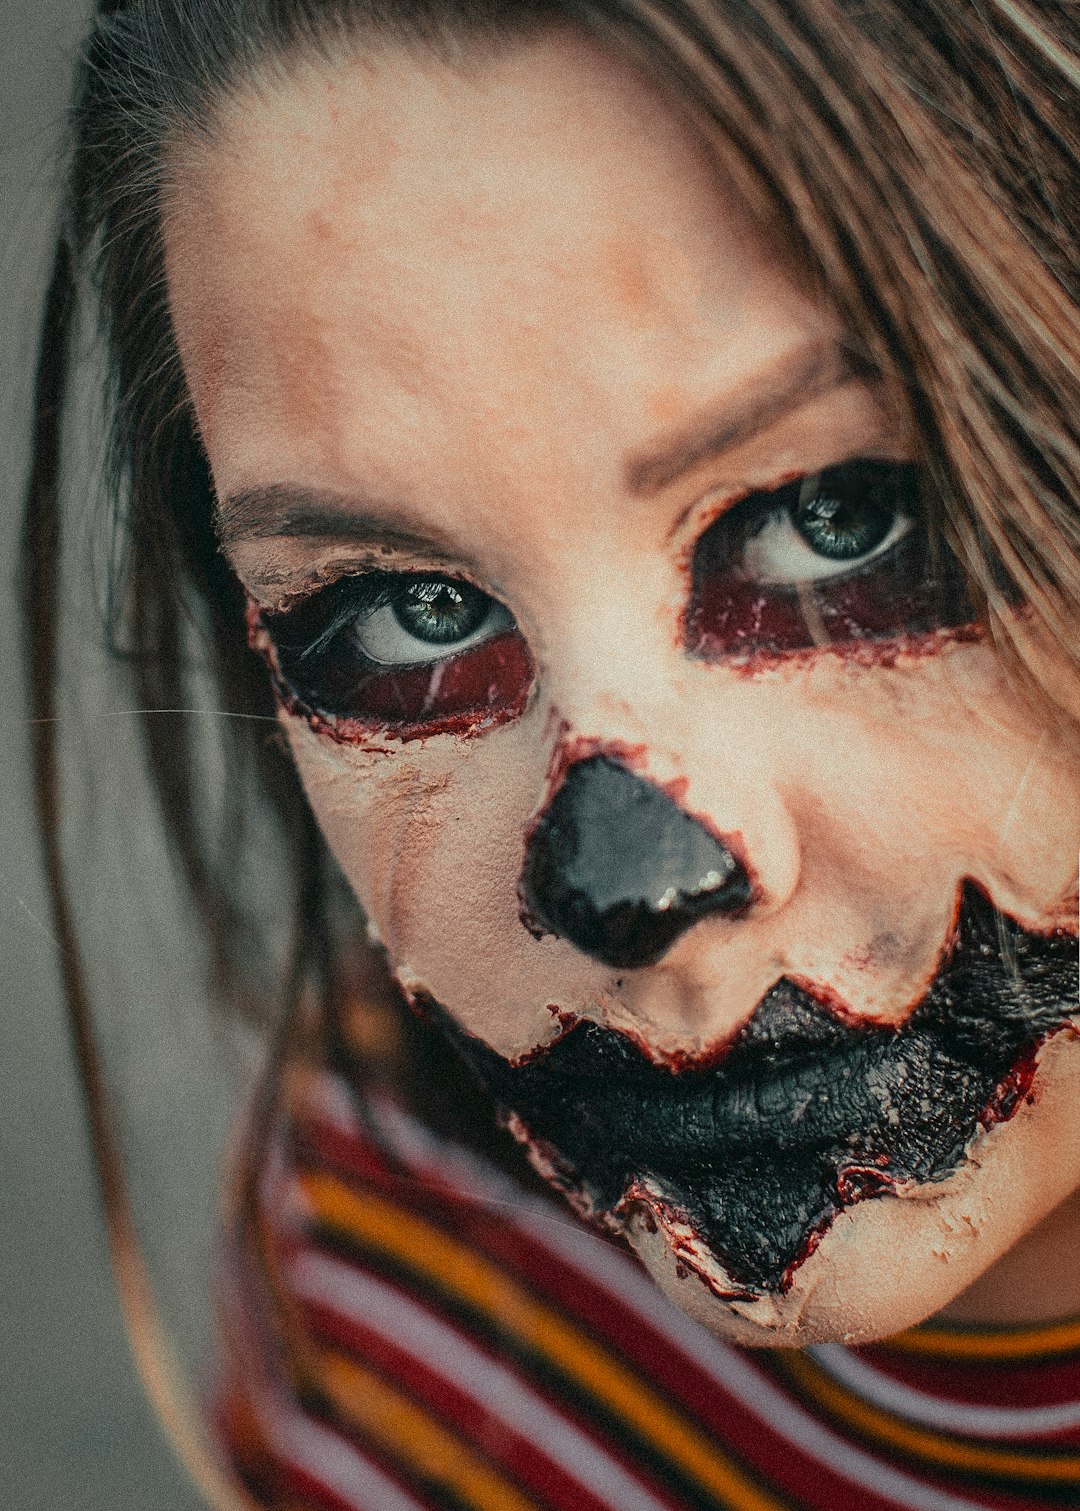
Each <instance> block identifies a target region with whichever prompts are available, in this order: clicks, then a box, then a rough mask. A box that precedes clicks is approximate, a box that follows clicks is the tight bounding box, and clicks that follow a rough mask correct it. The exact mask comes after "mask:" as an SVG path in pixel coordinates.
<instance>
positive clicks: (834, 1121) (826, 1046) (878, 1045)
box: [422, 885, 1080, 1296]
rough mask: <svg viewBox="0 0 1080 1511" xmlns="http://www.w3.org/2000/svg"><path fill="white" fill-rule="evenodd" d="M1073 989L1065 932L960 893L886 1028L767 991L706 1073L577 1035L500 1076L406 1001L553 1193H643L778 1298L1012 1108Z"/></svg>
mask: <svg viewBox="0 0 1080 1511" xmlns="http://www.w3.org/2000/svg"><path fill="white" fill-rule="evenodd" d="M1078 989H1080V982H1078V967H1077V946H1076V939H1075V937H1074V936H1072V935H1070V934H1066V933H1064V932H1059V933H1053V934H1049V935H1045V936H1043V935H1036V934H1033V933H1028V932H1026V931H1025V930H1023V929H1021V928H1020V927H1019V926H1018V925H1016V924H1015V923H1013V922H1012V921H1011V920H1009V919H1008V918H1006V917H1004V916H1003V915H1002V914H1000V913H998V912H997V910H996V909H995V908H994V907H993V906H992V905H991V904H990V903H989V902H988V901H987V899H986V898H985V896H984V895H983V894H982V893H981V892H980V891H978V890H977V889H976V888H975V887H973V886H970V885H969V886H967V887H965V890H964V895H963V899H962V905H961V909H960V916H959V922H958V929H957V938H956V942H955V945H954V948H953V949H952V951H951V953H950V956H949V958H948V960H947V961H946V963H945V964H944V965H943V967H942V968H941V970H940V971H939V973H938V975H937V977H936V978H935V980H934V982H933V983H932V985H931V987H930V989H929V990H928V992H927V994H926V996H925V997H924V999H923V1001H922V1002H921V1003H920V1005H919V1006H918V1008H917V1009H916V1010H915V1012H914V1013H913V1014H912V1015H911V1017H910V1018H909V1019H908V1020H907V1022H906V1023H904V1024H903V1025H902V1026H901V1027H900V1028H886V1027H879V1026H876V1025H873V1024H869V1025H865V1026H859V1027H853V1026H851V1025H849V1024H844V1023H841V1022H840V1021H839V1020H838V1019H837V1018H836V1017H834V1016H833V1015H832V1014H830V1013H829V1012H827V1011H826V1010H825V1009H824V1008H823V1007H821V1006H820V1005H819V1003H818V1002H816V1001H815V1000H814V998H813V997H812V996H810V994H809V993H808V992H806V991H805V990H803V989H801V988H800V987H798V986H796V985H794V984H793V983H791V982H789V981H786V980H782V981H780V982H778V983H777V985H776V986H774V987H773V988H772V990H771V991H770V992H769V993H768V994H767V995H766V996H765V997H764V999H763V1000H762V1001H761V1003H760V1004H759V1005H758V1007H757V1009H756V1010H755V1012H754V1014H753V1017H752V1018H751V1019H750V1020H749V1022H748V1023H747V1024H746V1025H745V1026H744V1027H743V1029H742V1030H741V1031H740V1033H739V1034H738V1036H737V1038H736V1039H735V1041H734V1042H733V1044H732V1045H731V1047H730V1049H729V1051H728V1052H727V1054H726V1055H725V1057H724V1059H723V1060H722V1062H721V1063H720V1064H719V1065H714V1066H712V1067H711V1068H708V1069H694V1068H689V1069H684V1070H681V1071H677V1072H676V1071H672V1070H669V1069H668V1068H667V1067H665V1066H661V1065H654V1064H653V1063H652V1062H651V1061H649V1060H648V1059H646V1057H645V1056H644V1054H643V1053H642V1052H641V1051H640V1050H639V1049H638V1048H637V1047H636V1045H635V1044H634V1043H633V1042H632V1041H631V1040H630V1039H628V1038H627V1037H626V1036H625V1035H624V1034H621V1033H618V1032H616V1031H614V1030H612V1029H607V1028H602V1027H599V1026H598V1025H596V1024H594V1023H584V1022H581V1023H578V1024H576V1025H575V1026H574V1027H573V1028H572V1029H571V1030H570V1031H569V1032H568V1033H566V1034H565V1035H564V1036H563V1037H562V1038H561V1039H559V1040H558V1041H557V1042H556V1043H555V1044H553V1045H552V1046H551V1047H550V1048H547V1049H544V1050H540V1051H538V1052H537V1053H536V1054H535V1055H534V1056H532V1057H531V1058H530V1059H529V1060H528V1061H527V1062H526V1063H524V1064H520V1065H511V1064H510V1063H509V1062H508V1061H506V1060H505V1059H504V1058H503V1057H502V1056H501V1055H498V1054H496V1053H495V1052H494V1051H493V1050H491V1049H490V1048H489V1047H488V1046H487V1045H485V1044H484V1043H482V1042H481V1041H480V1040H477V1039H475V1038H473V1037H471V1036H470V1035H468V1034H466V1033H465V1032H464V1031H463V1030H462V1029H461V1028H459V1027H458V1026H457V1025H456V1024H455V1023H453V1021H452V1020H451V1019H450V1018H449V1016H448V1015H447V1014H446V1013H445V1011H444V1010H443V1009H441V1008H438V1007H437V1006H436V1005H435V1004H433V1003H427V1004H422V1005H426V1006H428V1007H430V1009H431V1010H432V1014H433V1016H434V1017H435V1018H436V1020H437V1021H438V1022H439V1023H440V1024H441V1026H442V1027H443V1028H444V1029H445V1031H446V1032H447V1034H448V1035H449V1037H450V1039H451V1040H452V1042H453V1043H454V1044H455V1045H456V1046H457V1048H458V1050H459V1052H460V1053H461V1054H462V1056H463V1057H464V1058H465V1060H466V1061H467V1062H468V1064H469V1065H470V1066H471V1067H472V1069H473V1070H474V1072H475V1073H476V1074H477V1075H478V1076H479V1078H480V1080H481V1081H482V1082H483V1083H484V1085H485V1086H486V1087H487V1089H488V1090H489V1092H490V1093H491V1095H492V1096H493V1097H494V1099H495V1101H496V1102H497V1103H498V1104H499V1105H500V1107H501V1108H502V1109H503V1110H504V1112H505V1113H508V1114H509V1113H513V1114H515V1115H516V1116H515V1118H514V1122H513V1126H514V1129H515V1131H516V1132H517V1133H518V1136H519V1137H527V1138H528V1140H529V1141H530V1142H531V1143H532V1144H533V1145H534V1147H537V1148H540V1149H543V1150H545V1152H546V1154H550V1156H551V1160H552V1162H553V1164H554V1167H555V1169H556V1171H557V1182H556V1183H557V1184H559V1185H560V1186H561V1188H562V1189H563V1190H564V1191H565V1192H566V1193H567V1194H568V1195H570V1196H571V1197H572V1198H575V1197H576V1198H583V1199H584V1202H585V1204H586V1205H587V1207H588V1209H589V1210H590V1211H592V1212H594V1213H595V1214H596V1215H597V1216H598V1217H599V1218H600V1220H601V1221H603V1220H604V1219H605V1218H608V1217H610V1215H611V1214H612V1213H614V1212H616V1210H617V1209H618V1208H619V1205H620V1203H621V1202H622V1201H623V1199H624V1197H625V1196H626V1193H627V1192H628V1191H630V1190H631V1189H632V1188H633V1187H634V1186H635V1185H636V1184H637V1183H639V1182H640V1181H642V1180H644V1179H648V1181H649V1183H650V1187H651V1188H655V1189H658V1190H659V1191H660V1192H662V1193H663V1196H664V1200H665V1201H666V1202H667V1203H668V1204H669V1205H670V1207H671V1208H672V1209H673V1210H674V1211H675V1212H676V1213H677V1214H678V1215H679V1217H680V1219H682V1220H685V1221H686V1222H687V1223H688V1224H689V1226H690V1227H691V1228H692V1229H693V1230H694V1231H695V1232H696V1233H697V1234H698V1235H700V1237H701V1238H702V1239H703V1240H704V1241H705V1243H707V1244H708V1246H709V1248H710V1249H711V1250H712V1252H713V1254H714V1255H715V1256H716V1257H717V1259H719V1260H720V1262H721V1263H722V1264H723V1266H724V1268H725V1269H726V1270H727V1272H728V1274H729V1275H730V1276H731V1278H732V1280H733V1282H734V1286H735V1287H736V1288H738V1292H739V1294H742V1295H745V1296H757V1295H762V1294H765V1293H769V1292H773V1293H776V1292H781V1293H782V1292H783V1291H785V1290H786V1289H787V1288H788V1287H789V1286H790V1284H791V1281H792V1279H793V1276H794V1272H795V1270H796V1269H797V1268H798V1266H799V1265H800V1264H801V1263H802V1262H803V1260H804V1259H806V1257H807V1256H808V1254H809V1253H811V1252H812V1250H813V1248H814V1247H815V1245H816V1243H817V1242H818V1240H819V1239H820V1237H821V1235H822V1234H823V1233H824V1232H825V1231H826V1230H827V1229H828V1227H829V1226H830V1225H831V1223H832V1222H833V1220H834V1219H835V1217H836V1215H837V1214H838V1213H839V1212H840V1211H841V1210H842V1209H843V1208H844V1207H847V1206H851V1205H852V1204H853V1203H854V1202H856V1201H859V1200H863V1199H866V1198H869V1197H872V1196H874V1195H877V1194H880V1193H881V1192H882V1191H887V1190H891V1189H894V1188H897V1187H901V1186H903V1185H905V1184H908V1183H911V1182H917V1183H920V1184H923V1183H926V1182H928V1181H936V1180H941V1179H943V1178H944V1177H946V1176H947V1175H950V1174H952V1173H953V1172H954V1171H955V1170H956V1169H957V1168H958V1167H959V1166H960V1164H961V1163H962V1162H963V1160H964V1157H965V1150H966V1148H967V1145H968V1144H969V1143H970V1141H971V1139H972V1138H973V1137H974V1136H975V1134H976V1133H978V1132H979V1130H980V1128H984V1127H988V1126H990V1125H992V1124H993V1123H995V1122H1000V1121H1002V1120H1004V1119H1006V1118H1008V1117H1010V1116H1011V1115H1012V1114H1013V1112H1014V1111H1015V1110H1016V1108H1017V1107H1018V1106H1019V1105H1020V1103H1021V1102H1022V1101H1023V1098H1024V1096H1025V1094H1026V1092H1027V1090H1028V1087H1029V1085H1030V1081H1031V1077H1032V1075H1033V1073H1034V1056H1035V1051H1036V1049H1037V1048H1038V1047H1039V1045H1040V1044H1041V1043H1042V1042H1043V1041H1044V1040H1045V1039H1046V1038H1047V1037H1048V1036H1049V1035H1050V1034H1052V1033H1053V1032H1055V1030H1057V1029H1059V1028H1061V1027H1063V1026H1064V1025H1065V1024H1066V1022H1067V1021H1068V1019H1069V1017H1070V1015H1071V1014H1072V1013H1074V1012H1075V1010H1076V1006H1077V997H1078Z"/></svg>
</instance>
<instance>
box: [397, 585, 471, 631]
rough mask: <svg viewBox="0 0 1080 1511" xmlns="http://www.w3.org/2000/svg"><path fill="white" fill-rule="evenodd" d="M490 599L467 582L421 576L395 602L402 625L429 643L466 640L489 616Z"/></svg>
mask: <svg viewBox="0 0 1080 1511" xmlns="http://www.w3.org/2000/svg"><path fill="white" fill-rule="evenodd" d="M488 606H489V604H488V599H487V598H486V597H485V595H484V594H483V593H481V592H480V590H479V589H478V588H473V587H470V586H469V584H468V583H464V582H461V583H452V582H443V581H440V580H439V579H437V578H430V577H429V578H422V579H420V580H419V581H415V582H410V583H409V584H408V585H407V586H406V587H405V588H404V589H403V590H402V591H401V595H400V597H399V598H398V599H397V600H396V602H395V603H394V604H393V609H394V614H395V616H396V618H397V621H398V623H399V624H400V625H401V627H402V629H403V630H405V631H407V633H408V634H410V635H414V636H415V637H416V639H417V640H424V641H426V642H427V643H428V644H429V645H451V644H453V642H454V641H456V640H466V639H467V638H468V637H469V636H470V635H471V634H472V633H473V631H474V630H477V629H479V627H480V625H481V624H483V622H484V619H485V618H486V616H487V611H488Z"/></svg>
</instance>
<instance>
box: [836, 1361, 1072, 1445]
mask: <svg viewBox="0 0 1080 1511" xmlns="http://www.w3.org/2000/svg"><path fill="white" fill-rule="evenodd" d="M809 1352H810V1353H811V1354H813V1356H814V1358H815V1359H816V1360H817V1362H818V1363H819V1364H820V1365H821V1367H822V1369H824V1370H825V1371H827V1373H828V1374H830V1375H832V1377H833V1379H835V1380H839V1381H841V1383H842V1384H844V1385H847V1386H849V1387H850V1388H851V1389H852V1390H853V1391H855V1393H856V1394H857V1395H858V1396H860V1397H861V1398H862V1399H863V1400H864V1401H870V1402H872V1403H873V1405H875V1406H881V1407H884V1409H885V1410H886V1411H893V1412H895V1413H896V1414H897V1416H901V1417H904V1418H905V1420H907V1421H909V1422H921V1423H922V1424H923V1425H924V1426H926V1427H939V1428H941V1429H942V1430H943V1431H945V1432H966V1433H970V1434H971V1435H972V1436H973V1437H979V1438H1030V1437H1036V1436H1038V1435H1039V1434H1040V1433H1042V1434H1045V1433H1049V1432H1067V1431H1069V1430H1070V1429H1071V1428H1074V1427H1080V1401H1066V1402H1063V1403H1061V1404H1060V1405H1057V1406H977V1405H973V1404H972V1403H971V1402H968V1401H949V1400H946V1399H945V1398H944V1397H942V1396H932V1395H928V1394H926V1393H925V1392H924V1391H921V1390H916V1389H915V1388H914V1387H913V1386H911V1385H907V1384H905V1383H904V1382H903V1381H900V1380H894V1379H891V1378H890V1377H889V1376H888V1375H886V1374H883V1373H882V1372H881V1371H880V1370H877V1369H874V1368H873V1367H872V1365H870V1364H868V1363H867V1362H866V1361H865V1360H864V1359H859V1358H856V1356H855V1355H854V1354H851V1353H849V1352H848V1350H847V1349H846V1348H840V1347H839V1346H838V1345H837V1344H835V1343H826V1344H822V1345H821V1346H820V1347H819V1348H812V1349H810V1350H809Z"/></svg>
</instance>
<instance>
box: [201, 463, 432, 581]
mask: <svg viewBox="0 0 1080 1511" xmlns="http://www.w3.org/2000/svg"><path fill="white" fill-rule="evenodd" d="M377 508H378V505H375V504H373V503H371V502H368V503H365V504H364V505H363V506H362V507H361V508H360V509H358V508H357V504H356V500H355V499H354V498H351V497H350V496H349V495H347V494H339V493H335V492H333V491H332V490H327V489H320V488H305V487H303V486H297V485H293V484H289V483H270V484H267V485H264V486H261V487H256V488H243V489H241V490H240V491H239V492H237V493H233V494H230V495H229V496H228V497H227V498H224V499H221V500H219V501H218V505H217V511H216V515H215V528H216V530H217V536H218V540H219V542H220V543H221V546H222V548H223V549H224V550H226V551H227V550H228V549H229V548H230V547H232V546H235V545H238V544H239V543H240V542H241V541H249V540H287V539H301V538H307V539H314V540H330V539H333V540H354V541H358V542H360V543H361V544H363V545H366V546H370V547H372V548H374V549H375V550H384V551H401V552H404V553H411V554H413V555H417V556H424V557H425V558H426V559H430V560H432V561H434V562H436V563H439V564H442V563H451V562H458V561H459V559H460V558H459V554H458V553H457V552H455V551H454V550H453V548H452V546H451V545H450V543H449V542H448V541H445V540H441V539H439V538H438V537H437V536H432V535H429V534H421V533H420V532H418V531H413V530H410V529H407V528H405V527H403V526H399V525H395V524H391V523H390V522H388V520H387V519H386V516H385V513H384V512H381V511H380V512H373V511H374V510H375V509H377Z"/></svg>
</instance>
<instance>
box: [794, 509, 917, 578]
mask: <svg viewBox="0 0 1080 1511" xmlns="http://www.w3.org/2000/svg"><path fill="white" fill-rule="evenodd" d="M895 514H896V510H895V508H894V506H893V505H892V504H891V503H885V502H882V501H881V500H880V499H876V498H874V497H873V495H872V493H869V492H867V493H866V494H864V495H863V496H862V497H859V498H844V497H843V496H838V495H837V494H835V493H831V492H821V493H814V494H811V496H810V497H809V498H807V499H800V501H799V503H798V505H797V506H796V508H795V513H794V521H793V522H794V525H795V528H796V529H797V530H798V531H799V534H800V535H801V536H802V538H803V539H804V540H805V541H806V543H807V545H809V546H810V547H811V549H812V550H814V551H816V552H817V553H818V555H819V556H827V557H828V558H829V559H830V560H831V561H852V560H854V558H855V557H857V556H865V555H866V553H867V552H868V551H872V550H873V549H874V547H875V546H877V545H880V544H881V542H882V541H883V540H884V539H885V537H886V535H888V533H889V531H890V529H891V528H892V523H893V519H894V518H895Z"/></svg>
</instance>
